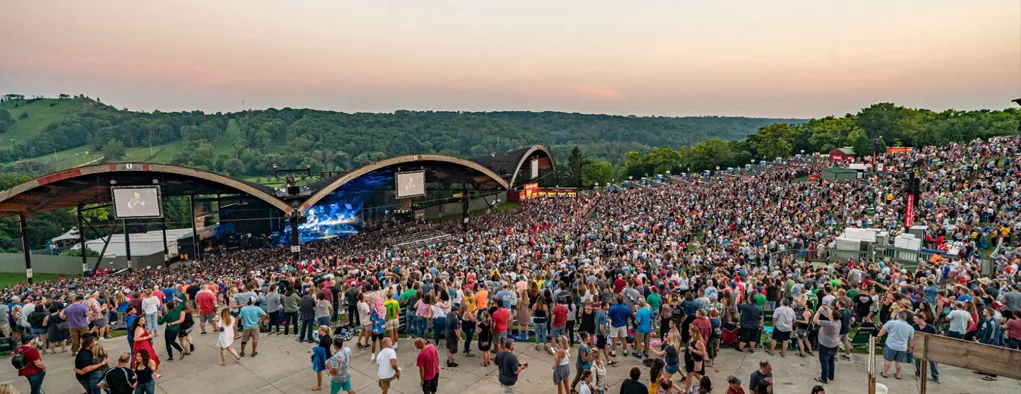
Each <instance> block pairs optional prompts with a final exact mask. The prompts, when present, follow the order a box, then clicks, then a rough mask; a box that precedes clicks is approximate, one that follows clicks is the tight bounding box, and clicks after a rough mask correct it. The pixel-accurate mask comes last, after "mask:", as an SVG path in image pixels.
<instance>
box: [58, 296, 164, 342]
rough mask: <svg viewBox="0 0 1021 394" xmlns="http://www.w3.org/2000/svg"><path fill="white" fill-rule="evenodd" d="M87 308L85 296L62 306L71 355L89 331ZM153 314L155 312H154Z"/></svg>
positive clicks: (61, 314)
mask: <svg viewBox="0 0 1021 394" xmlns="http://www.w3.org/2000/svg"><path fill="white" fill-rule="evenodd" d="M88 313H89V308H88V307H86V306H85V297H82V296H81V295H79V296H77V297H75V299H74V303H73V304H71V305H68V306H67V308H64V311H63V312H61V313H60V317H61V318H63V319H65V320H67V329H68V332H69V333H70V334H71V356H74V355H76V354H78V350H80V349H81V347H82V336H84V335H85V334H86V333H88V332H89V318H88ZM154 315H155V314H154Z"/></svg>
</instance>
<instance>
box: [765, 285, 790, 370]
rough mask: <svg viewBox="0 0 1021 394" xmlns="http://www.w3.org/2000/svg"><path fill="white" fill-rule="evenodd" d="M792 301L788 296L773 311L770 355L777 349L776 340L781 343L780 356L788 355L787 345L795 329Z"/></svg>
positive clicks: (768, 351)
mask: <svg viewBox="0 0 1021 394" xmlns="http://www.w3.org/2000/svg"><path fill="white" fill-rule="evenodd" d="M790 305H791V301H790V299H788V298H784V299H782V300H780V307H779V308H776V310H774V311H773V340H772V341H770V343H769V350H767V351H766V353H769V355H770V356H772V355H773V351H775V350H776V342H777V341H779V342H780V343H781V346H780V357H787V345H788V343H789V342H790V340H791V332H792V331H794V318H795V314H794V309H791V307H790Z"/></svg>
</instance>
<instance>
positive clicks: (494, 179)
mask: <svg viewBox="0 0 1021 394" xmlns="http://www.w3.org/2000/svg"><path fill="white" fill-rule="evenodd" d="M430 162H432V163H443V164H450V165H455V166H458V167H462V168H464V169H468V170H472V171H475V172H477V173H478V175H476V176H475V177H473V178H474V180H475V181H476V182H478V183H488V184H491V185H494V186H498V187H500V188H501V189H504V190H506V189H507V181H506V180H504V179H503V178H502V177H500V176H499V175H497V174H496V173H495V172H493V170H491V169H489V168H488V167H485V166H483V165H480V164H479V163H476V162H473V161H470V160H465V159H460V158H457V157H453V156H447V155H435V154H430V155H408V156H398V157H392V158H389V159H385V160H380V161H377V162H375V163H371V164H368V165H365V166H362V167H361V168H358V169H355V170H353V171H349V172H346V173H343V174H339V175H337V176H334V177H333V178H331V179H328V180H326V181H324V182H322V183H321V184H319V185H315V186H313V189H314V190H315V192H314V193H313V194H312V195H311V196H309V198H308V199H307V200H305V202H304V203H302V204H301V211H302V212H304V211H305V210H307V209H308V208H310V207H312V206H313V205H315V204H316V203H318V202H319V201H320V200H322V199H323V198H325V197H326V196H327V195H329V194H330V193H332V192H334V191H335V190H337V189H338V188H340V187H341V186H343V185H344V184H346V183H348V182H351V181H353V180H355V179H357V178H358V177H360V176H362V175H365V174H368V173H370V172H373V171H376V170H379V169H383V168H386V167H392V166H400V165H414V164H416V163H417V164H421V165H422V166H423V167H427V165H428V163H430Z"/></svg>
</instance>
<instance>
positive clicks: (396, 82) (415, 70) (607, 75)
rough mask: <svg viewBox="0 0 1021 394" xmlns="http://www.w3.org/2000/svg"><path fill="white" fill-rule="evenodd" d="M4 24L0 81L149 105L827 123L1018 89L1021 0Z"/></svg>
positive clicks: (91, 6)
mask: <svg viewBox="0 0 1021 394" xmlns="http://www.w3.org/2000/svg"><path fill="white" fill-rule="evenodd" d="M0 26H3V29H4V36H3V39H0V93H12V92H13V93H23V94H27V95H35V94H40V95H46V96H55V95H57V94H59V93H71V94H77V93H84V94H86V95H89V96H91V97H99V98H101V99H102V101H103V102H105V103H108V104H112V105H115V106H117V107H126V108H130V109H133V110H146V111H149V110H154V109H160V110H165V111H171V110H193V109H199V110H204V111H214V112H215V111H237V110H240V109H241V108H242V101H243V102H244V106H245V107H247V108H256V109H259V108H267V107H276V108H282V107H295V108H300V107H309V108H319V109H330V110H338V111H345V112H357V111H368V112H391V111H394V110H397V109H416V110H428V109H434V110H473V111H479V110H484V111H490V110H533V111H541V110H555V111H569V112H586V113H612V114H637V115H653V114H655V115H743V116H767V117H818V116H825V115H830V114H836V115H843V114H844V113H847V112H856V111H857V110H858V109H859V108H861V107H863V106H867V105H869V104H872V103H876V102H881V101H892V102H895V103H898V104H901V105H907V106H912V107H925V108H932V109H936V110H942V109H946V108H957V109H975V108H1005V107H1010V106H1013V105H1014V104H1012V103H1010V100H1012V99H1015V98H1018V97H1021V2H1019V1H1016V0H982V1H960V0H896V1H890V0H857V1H843V2H837V1H819V0H806V1H782V0H769V1H759V0H755V1H751V0H741V1H737V0H735V1H683V0H672V1H600V0H585V1H582V0H570V1H568V0H560V1H556V0H553V1H551V0H545V1H532V0H518V1H477V0H475V1H453V0H428V1H394V0H389V1H387V0H376V1H357V2H355V1H341V0H333V1H325V0H324V1H314V0H297V1H279V0H275V1H263V0H244V1H242V0H213V1H208V0H205V1H197V0H178V1H161V2H156V1H141V2H139V1H126V0H102V1H72V0H46V1H42V0H10V1H5V2H4V3H3V5H2V6H0Z"/></svg>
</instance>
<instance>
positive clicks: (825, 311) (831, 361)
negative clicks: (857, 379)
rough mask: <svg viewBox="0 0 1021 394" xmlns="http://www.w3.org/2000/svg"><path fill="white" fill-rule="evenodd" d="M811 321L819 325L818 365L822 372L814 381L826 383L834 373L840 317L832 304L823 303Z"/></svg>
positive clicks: (831, 378) (838, 341)
mask: <svg viewBox="0 0 1021 394" xmlns="http://www.w3.org/2000/svg"><path fill="white" fill-rule="evenodd" d="M823 316H825V317H826V319H825V320H823V319H822V317H823ZM813 322H814V323H815V324H817V325H818V326H819V365H820V366H821V367H822V374H821V376H818V377H816V378H815V381H816V382H819V383H823V384H826V383H829V382H830V381H832V380H833V376H834V374H836V371H835V368H836V358H837V352H838V351H839V350H840V348H839V347H840V318H839V317H837V313H835V312H834V310H833V307H832V306H829V305H823V306H822V307H820V308H819V311H818V312H816V313H815V318H814V319H813Z"/></svg>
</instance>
